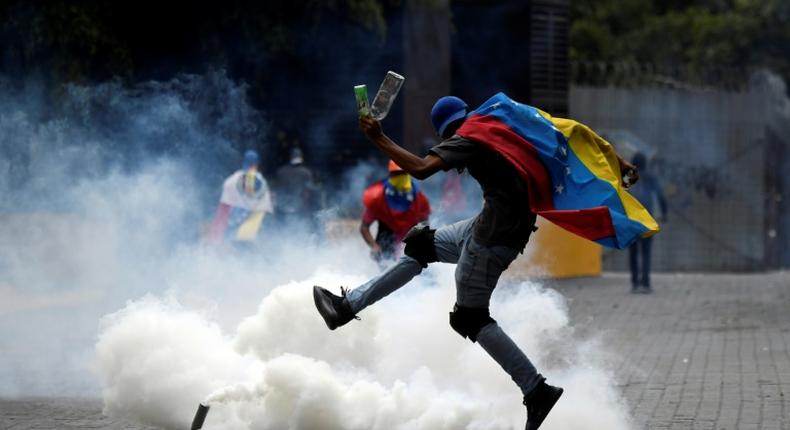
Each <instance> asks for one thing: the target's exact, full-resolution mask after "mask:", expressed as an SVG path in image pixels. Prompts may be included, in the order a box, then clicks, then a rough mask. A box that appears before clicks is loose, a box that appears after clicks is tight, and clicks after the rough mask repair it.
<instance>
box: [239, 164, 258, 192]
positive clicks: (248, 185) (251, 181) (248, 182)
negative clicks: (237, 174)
mask: <svg viewBox="0 0 790 430" xmlns="http://www.w3.org/2000/svg"><path fill="white" fill-rule="evenodd" d="M256 180H257V178H256V176H255V169H250V170H247V171H246V172H244V178H243V179H242V181H243V184H244V185H243V186H242V188H243V189H244V192H245V193H247V194H255V182H256Z"/></svg>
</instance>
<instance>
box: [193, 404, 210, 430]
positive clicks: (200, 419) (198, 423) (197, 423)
mask: <svg viewBox="0 0 790 430" xmlns="http://www.w3.org/2000/svg"><path fill="white" fill-rule="evenodd" d="M208 409H209V406H208V405H204V404H203V403H201V404H200V405H198V409H197V412H195V418H194V419H192V427H191V430H200V429H202V428H203V423H204V422H206V415H208Z"/></svg>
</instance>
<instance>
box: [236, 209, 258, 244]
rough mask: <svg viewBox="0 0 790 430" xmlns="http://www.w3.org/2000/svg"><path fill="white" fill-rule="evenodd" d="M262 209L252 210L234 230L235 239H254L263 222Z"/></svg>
mask: <svg viewBox="0 0 790 430" xmlns="http://www.w3.org/2000/svg"><path fill="white" fill-rule="evenodd" d="M263 215H264V213H263V211H261V212H253V213H252V214H250V216H249V217H248V218H247V219H246V220H245V221H244V222H243V223H242V224H241V225H240V226H239V229H238V230H236V240H254V239H255V238H256V237H257V236H258V230H260V229H261V224H262V223H263Z"/></svg>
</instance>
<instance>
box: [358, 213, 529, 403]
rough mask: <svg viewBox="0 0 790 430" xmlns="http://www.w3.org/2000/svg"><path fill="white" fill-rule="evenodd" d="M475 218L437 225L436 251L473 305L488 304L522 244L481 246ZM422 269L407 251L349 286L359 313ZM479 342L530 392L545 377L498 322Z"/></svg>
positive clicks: (459, 294)
mask: <svg viewBox="0 0 790 430" xmlns="http://www.w3.org/2000/svg"><path fill="white" fill-rule="evenodd" d="M473 224H474V218H470V219H467V220H463V221H459V222H457V223H455V224H451V225H448V226H445V227H442V228H440V229H438V230H436V235H435V236H434V246H435V247H436V256H437V257H438V258H439V261H441V262H443V263H456V264H457V266H456V269H455V286H456V304H457V305H459V306H463V307H468V308H486V309H487V308H488V305H489V303H490V301H491V294H492V293H493V292H494V288H496V284H497V281H498V280H499V276H500V275H501V274H502V272H503V271H504V270H505V269H507V267H508V266H509V265H510V263H511V262H512V261H513V260H514V259H515V258H516V256H518V253H519V252H520V250H518V249H514V248H509V247H506V246H491V247H486V246H481V245H480V244H478V243H477V242H475V241H474V239H473V238H472V227H473ZM420 272H422V266H421V265H420V263H418V262H417V260H415V259H413V258H411V257H409V256H403V257H401V258H400V260H398V261H397V262H396V263H395V264H394V265H393V266H390V267H389V268H388V269H387V270H385V271H384V272H382V273H381V274H380V275H379V276H377V277H375V278H373V279H371V280H370V281H368V282H366V283H364V284H362V285H360V286H359V287H357V288H354V289H353V290H351V291H349V292H348V295H347V296H346V297H347V298H348V301H349V303H350V304H351V308H352V309H353V310H354V312H355V313H359V312H360V311H362V310H363V309H365V308H366V307H368V306H370V305H372V304H373V303H375V302H377V301H379V300H381V299H382V298H384V297H386V296H387V295H389V294H390V293H392V292H394V291H395V290H397V289H399V288H400V287H402V286H404V285H406V284H407V283H408V282H409V281H410V280H411V279H412V278H414V277H415V276H417V275H419V274H420ZM477 343H479V344H480V346H482V347H483V349H484V350H485V351H486V352H487V353H488V354H489V355H490V356H491V357H492V358H493V359H494V360H495V361H496V362H497V363H499V365H500V366H502V368H503V369H504V370H505V371H506V372H507V373H508V374H509V375H510V376H511V378H513V381H514V382H515V383H516V385H518V386H519V388H520V389H521V391H522V392H523V393H524V395H526V394H527V393H529V392H530V391H532V389H533V388H534V387H535V386H536V385H537V384H538V383H539V382H540V381H542V380H543V379H544V378H543V377H542V376H541V375H540V374H539V373H538V372H537V370H536V369H535V366H533V365H532V363H531V362H530V361H529V359H528V358H527V356H526V355H524V353H523V352H522V351H521V349H519V348H518V346H516V344H515V343H514V342H513V340H512V339H510V337H509V336H508V335H507V334H505V332H504V331H502V329H501V328H500V327H499V325H498V324H497V323H490V324H488V325H486V326H484V327H483V328H482V329H481V330H480V332H479V333H478V334H477Z"/></svg>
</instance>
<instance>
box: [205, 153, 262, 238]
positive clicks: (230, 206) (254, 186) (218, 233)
mask: <svg viewBox="0 0 790 430" xmlns="http://www.w3.org/2000/svg"><path fill="white" fill-rule="evenodd" d="M259 161H260V157H259V156H258V153H257V152H256V151H254V150H248V151H247V152H245V153H244V161H243V162H242V168H241V170H237V171H236V172H235V173H233V174H232V175H230V176H229V177H228V178H227V179H225V182H224V183H223V185H222V196H221V197H220V202H219V207H218V208H217V213H216V215H215V216H214V221H213V222H212V223H211V227H210V228H209V235H208V239H209V242H210V243H212V244H215V245H217V244H222V243H231V244H235V245H241V246H242V247H243V246H245V244H246V245H249V244H251V243H253V242H254V241H255V240H256V239H257V237H258V233H259V232H260V230H261V224H262V223H263V218H264V216H265V215H266V214H267V213H270V212H272V201H271V195H270V192H269V186H268V184H267V183H266V179H264V178H263V175H261V173H260V172H258V162H259Z"/></svg>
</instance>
